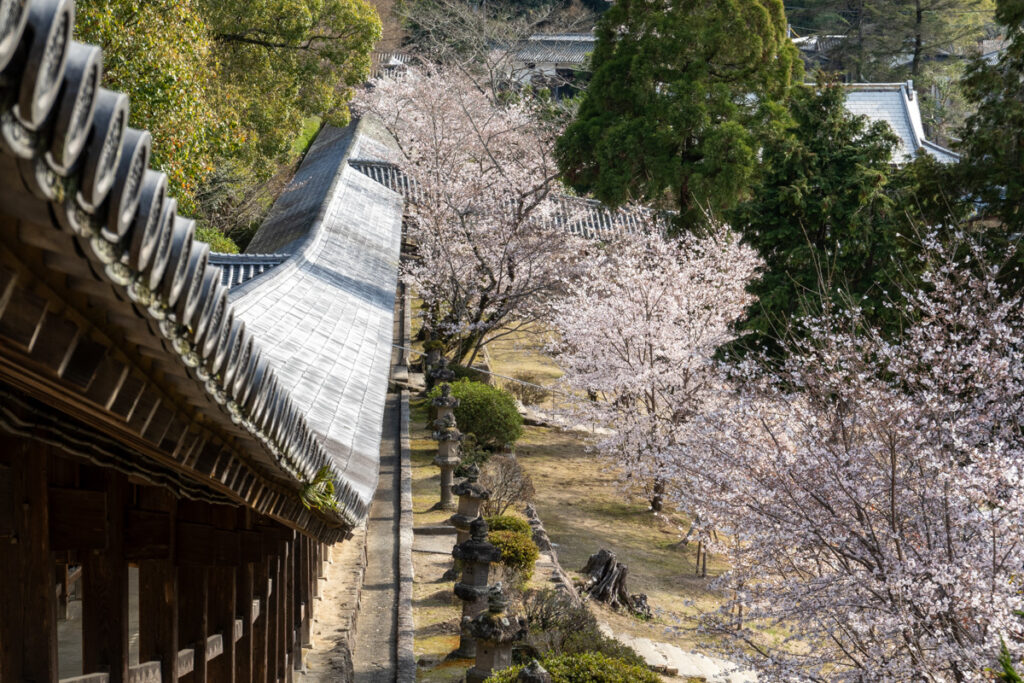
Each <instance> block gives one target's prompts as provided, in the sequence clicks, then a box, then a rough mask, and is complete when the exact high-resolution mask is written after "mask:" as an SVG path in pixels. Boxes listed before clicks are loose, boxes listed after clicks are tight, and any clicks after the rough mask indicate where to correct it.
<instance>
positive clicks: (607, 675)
mask: <svg viewBox="0 0 1024 683" xmlns="http://www.w3.org/2000/svg"><path fill="white" fill-rule="evenodd" d="M541 665H542V666H543V667H544V668H545V669H547V670H548V673H550V674H551V680H552V683H659V682H660V681H661V677H660V676H658V674H656V673H654V672H653V671H651V670H650V669H648V668H647V667H646V666H643V665H640V664H631V663H629V662H627V661H625V660H622V659H615V658H612V657H609V656H607V655H603V654H601V653H600V652H584V653H580V654H572V655H556V656H554V657H548V658H545V659H544V660H542V661H541ZM522 668H523V667H522V666H513V667H511V668H508V669H505V670H504V671H499V672H497V673H494V674H491V676H490V677H489V678H488V679H487V683H515V680H516V677H517V676H518V675H519V671H520V669H522Z"/></svg>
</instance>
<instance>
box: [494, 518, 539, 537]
mask: <svg viewBox="0 0 1024 683" xmlns="http://www.w3.org/2000/svg"><path fill="white" fill-rule="evenodd" d="M484 521H486V522H487V528H488V529H490V530H491V531H514V532H516V533H517V534H522V535H523V536H526V537H527V538H533V529H531V528H530V523H529V522H527V521H526V520H525V519H523V518H522V517H517V516H516V515H494V516H493V517H487V518H485V520H484Z"/></svg>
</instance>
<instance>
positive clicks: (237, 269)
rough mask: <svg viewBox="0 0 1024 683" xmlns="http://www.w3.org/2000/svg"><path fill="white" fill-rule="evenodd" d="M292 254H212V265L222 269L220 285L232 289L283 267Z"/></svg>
mask: <svg viewBox="0 0 1024 683" xmlns="http://www.w3.org/2000/svg"><path fill="white" fill-rule="evenodd" d="M290 255H291V254H221V253H218V252H212V253H211V254H210V265H211V266H216V267H217V268H220V283H221V284H222V285H224V286H225V287H227V288H228V289H232V288H234V287H237V286H238V285H241V284H245V283H246V282H248V281H249V280H251V279H253V278H254V277H256V276H257V275H262V274H263V273H266V272H267V271H268V270H270V269H271V268H273V267H274V266H279V265H281V264H282V263H283V262H284V261H285V259H287V258H288V257H289V256H290Z"/></svg>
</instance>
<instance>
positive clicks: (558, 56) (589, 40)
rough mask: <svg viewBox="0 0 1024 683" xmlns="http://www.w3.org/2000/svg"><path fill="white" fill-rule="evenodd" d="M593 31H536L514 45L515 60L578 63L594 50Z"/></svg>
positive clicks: (535, 62) (582, 62) (537, 62)
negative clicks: (547, 32) (548, 32)
mask: <svg viewBox="0 0 1024 683" xmlns="http://www.w3.org/2000/svg"><path fill="white" fill-rule="evenodd" d="M596 43H597V38H595V37H594V34H593V33H552V34H544V33H538V34H535V35H532V36H530V37H529V38H527V39H526V40H524V41H522V42H520V43H519V45H517V46H516V54H515V60H516V61H517V62H523V63H527V64H540V63H554V64H579V65H582V64H584V63H585V62H586V60H587V55H588V54H590V53H591V52H593V51H594V45H596Z"/></svg>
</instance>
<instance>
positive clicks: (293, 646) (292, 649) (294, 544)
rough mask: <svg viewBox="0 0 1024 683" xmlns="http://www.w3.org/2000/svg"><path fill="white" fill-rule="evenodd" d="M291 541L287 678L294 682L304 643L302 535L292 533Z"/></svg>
mask: <svg viewBox="0 0 1024 683" xmlns="http://www.w3.org/2000/svg"><path fill="white" fill-rule="evenodd" d="M291 538H292V540H291V541H290V543H289V545H290V550H289V554H290V559H289V562H288V570H289V571H288V578H287V581H288V646H289V652H288V671H287V672H286V674H285V676H286V677H287V679H288V680H289V681H290V680H292V671H294V670H296V669H301V668H302V643H300V642H299V632H300V631H301V628H300V624H299V599H300V597H301V595H300V591H299V585H300V584H301V583H302V580H301V578H300V577H301V571H302V568H301V562H300V557H301V555H302V553H301V551H300V548H301V546H302V535H301V534H299V533H297V532H295V531H292V532H291Z"/></svg>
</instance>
